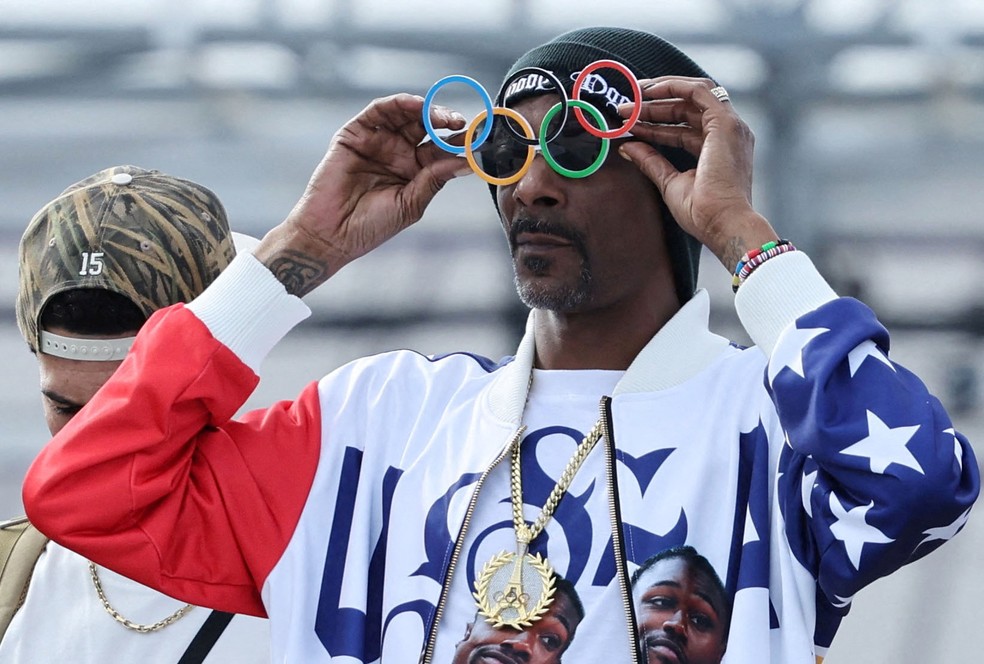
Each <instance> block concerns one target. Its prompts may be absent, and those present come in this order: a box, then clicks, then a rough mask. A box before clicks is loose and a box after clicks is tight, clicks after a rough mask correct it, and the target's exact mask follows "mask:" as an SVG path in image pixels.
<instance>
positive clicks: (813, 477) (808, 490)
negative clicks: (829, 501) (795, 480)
mask: <svg viewBox="0 0 984 664" xmlns="http://www.w3.org/2000/svg"><path fill="white" fill-rule="evenodd" d="M817 472H818V471H816V470H814V471H813V472H812V473H807V474H804V475H803V482H802V484H801V485H800V493H801V494H802V497H803V509H804V510H806V514H807V516H809V517H810V518H811V519H812V518H813V502H812V501H811V500H810V497H811V496H812V495H813V487H814V486H816V481H817Z"/></svg>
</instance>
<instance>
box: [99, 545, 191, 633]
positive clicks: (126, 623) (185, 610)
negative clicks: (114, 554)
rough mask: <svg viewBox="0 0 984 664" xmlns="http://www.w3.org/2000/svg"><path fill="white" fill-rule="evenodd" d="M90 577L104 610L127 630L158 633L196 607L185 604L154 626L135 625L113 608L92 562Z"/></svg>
mask: <svg viewBox="0 0 984 664" xmlns="http://www.w3.org/2000/svg"><path fill="white" fill-rule="evenodd" d="M89 576H91V577H92V585H94V586H95V587H96V594H97V595H99V601H100V602H102V605H103V608H104V609H106V613H108V614H109V615H111V616H113V619H114V620H115V621H116V622H118V623H119V624H121V625H123V626H124V627H126V628H127V629H132V630H133V631H134V632H140V633H141V634H149V633H150V632H156V631H158V630H162V629H164V628H165V627H167V626H168V625H170V624H171V623H173V622H175V621H177V620H178V619H180V618H181V617H182V616H184V614H186V613H188V612H189V611H191V610H192V609H193V608H195V607H194V606H192V605H191V604H185V605H184V606H182V607H181V608H180V609H178V610H177V611H175V612H174V613H172V614H171V615H169V616H168V617H167V618H164V620H158V621H157V622H155V623H154V624H153V625H141V624H139V623H135V622H133V621H132V620H130V619H128V618H126V617H124V616H123V614H121V613H120V612H119V611H117V610H116V609H114V608H113V605H112V604H110V603H109V599H108V598H107V597H106V593H105V592H103V587H102V583H101V582H100V581H99V574H98V573H97V572H96V565H95V564H94V563H92V562H90V563H89Z"/></svg>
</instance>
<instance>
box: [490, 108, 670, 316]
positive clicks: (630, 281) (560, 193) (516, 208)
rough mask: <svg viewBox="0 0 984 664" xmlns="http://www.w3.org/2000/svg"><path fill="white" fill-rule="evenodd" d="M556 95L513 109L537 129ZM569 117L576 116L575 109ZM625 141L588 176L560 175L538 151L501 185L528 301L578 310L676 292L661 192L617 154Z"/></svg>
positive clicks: (517, 271) (502, 202)
mask: <svg viewBox="0 0 984 664" xmlns="http://www.w3.org/2000/svg"><path fill="white" fill-rule="evenodd" d="M557 101H558V97H556V96H555V95H550V94H547V95H539V96H535V97H531V98H528V99H524V100H522V101H520V102H519V103H517V104H516V105H515V106H514V108H515V110H517V111H518V112H519V113H521V114H522V115H523V116H525V117H526V118H527V119H528V120H529V121H530V123H531V124H532V126H534V127H539V126H540V122H541V120H542V118H543V116H544V114H546V112H547V111H548V110H549V109H550V107H551V106H553V105H554V104H555V103H556V102H557ZM569 122H577V120H576V119H575V117H574V113H573V111H571V114H570V120H569ZM619 142H620V141H614V142H613V144H612V148H611V153H610V154H609V156H608V159H607V160H606V162H605V164H604V165H603V166H602V167H601V169H599V170H598V171H597V172H596V173H594V174H593V175H590V176H588V177H587V178H580V179H572V178H568V177H565V176H563V175H560V174H559V173H557V172H555V171H554V170H553V169H552V168H551V167H550V166H549V165H548V164H547V163H546V161H544V159H543V156H542V155H537V157H536V158H535V159H534V160H533V164H532V166H531V167H530V169H529V171H528V172H527V173H526V174H525V175H524V176H523V177H522V178H521V179H520V180H519V181H518V182H516V183H515V184H511V185H508V186H502V187H499V188H498V190H497V201H498V204H499V212H500V217H501V221H502V225H503V229H504V231H505V233H506V237H507V238H508V240H509V246H510V251H511V253H512V256H513V268H514V270H515V275H516V285H517V289H518V291H519V293H520V297H521V298H522V300H523V302H525V303H526V304H527V306H530V307H533V308H540V309H548V310H553V311H563V312H578V311H586V310H590V309H595V308H599V307H608V306H612V305H615V304H618V303H625V304H629V305H631V304H632V303H634V302H644V301H647V300H648V301H651V298H652V294H653V293H654V291H664V289H670V291H671V292H672V291H673V276H672V271H671V269H670V264H669V259H668V255H667V250H666V244H665V242H664V239H663V230H662V221H661V211H660V205H659V200H660V199H659V194H658V192H657V190H656V188H655V186H654V185H653V183H652V182H650V181H649V180H648V179H647V178H646V177H645V176H644V175H643V174H642V173H641V171H639V169H638V168H636V167H635V166H634V165H632V164H631V163H630V162H628V161H626V160H625V159H622V158H621V157H619V156H618V154H617V144H618V143H619Z"/></svg>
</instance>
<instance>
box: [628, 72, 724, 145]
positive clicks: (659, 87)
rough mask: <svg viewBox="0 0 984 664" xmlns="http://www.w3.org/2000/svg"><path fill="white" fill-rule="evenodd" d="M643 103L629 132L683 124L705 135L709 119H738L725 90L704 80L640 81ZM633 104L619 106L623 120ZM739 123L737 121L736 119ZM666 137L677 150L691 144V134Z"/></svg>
mask: <svg viewBox="0 0 984 664" xmlns="http://www.w3.org/2000/svg"><path fill="white" fill-rule="evenodd" d="M640 88H641V89H642V96H643V104H642V110H641V112H640V114H639V122H638V123H637V124H636V125H634V126H633V129H632V133H633V134H639V133H640V132H637V130H636V128H639V130H640V131H642V130H644V129H645V126H646V125H647V124H649V125H684V126H687V127H690V128H692V129H694V130H697V132H698V133H700V132H704V130H705V129H706V126H707V124H708V122H709V121H710V120H713V119H714V118H715V117H721V116H730V117H733V118H736V119H738V114H737V113H736V112H735V110H734V108H733V107H732V106H731V103H730V100H729V99H728V97H727V92H724V88H722V87H720V86H718V85H717V84H716V83H715V82H714V81H712V80H711V79H707V78H681V77H670V76H664V77H661V78H654V79H646V80H643V81H640ZM632 110H633V105H632V104H624V105H622V106H620V107H619V114H620V115H621V116H622V117H629V116H630V115H631V113H632ZM739 121H740V119H739ZM665 134H666V137H667V138H668V139H670V140H671V141H673V142H672V143H670V144H672V145H675V146H676V147H684V148H685V149H689V148H687V145H686V144H691V147H693V146H692V140H690V138H691V134H690V132H680V131H672V132H665Z"/></svg>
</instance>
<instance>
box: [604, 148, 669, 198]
mask: <svg viewBox="0 0 984 664" xmlns="http://www.w3.org/2000/svg"><path fill="white" fill-rule="evenodd" d="M618 153H619V155H620V156H621V157H622V158H623V159H628V160H629V161H631V162H632V163H634V164H635V165H636V166H637V167H638V168H639V170H640V171H642V174H643V175H645V176H646V177H647V178H649V179H650V180H651V181H652V182H653V183H654V184H655V185H656V188H657V189H658V190H659V192H660V194H664V195H665V193H666V188H667V186H668V184H669V182H670V180H672V179H673V178H674V177H676V176H677V175H679V174H680V172H679V171H678V170H677V169H676V167H675V166H673V164H671V163H670V162H669V161H668V160H667V159H666V157H664V156H663V155H662V154H660V152H659V150H657V149H656V148H654V147H653V146H652V145H649V144H648V143H643V142H641V141H629V142H628V143H624V144H623V145H621V146H620V147H619V149H618Z"/></svg>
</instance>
